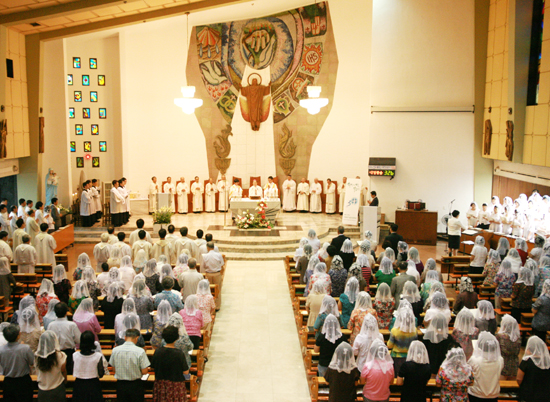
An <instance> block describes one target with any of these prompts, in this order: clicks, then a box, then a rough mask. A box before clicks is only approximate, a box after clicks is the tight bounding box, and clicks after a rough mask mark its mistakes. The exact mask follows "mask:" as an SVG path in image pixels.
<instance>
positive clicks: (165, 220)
mask: <svg viewBox="0 0 550 402" xmlns="http://www.w3.org/2000/svg"><path fill="white" fill-rule="evenodd" d="M172 215H174V213H173V212H172V209H171V208H170V207H162V208H160V209H157V210H155V211H154V212H153V231H154V232H155V233H157V232H158V231H159V230H160V229H166V228H167V227H168V225H170V220H171V219H172Z"/></svg>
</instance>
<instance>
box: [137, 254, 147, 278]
mask: <svg viewBox="0 0 550 402" xmlns="http://www.w3.org/2000/svg"><path fill="white" fill-rule="evenodd" d="M145 264H147V254H146V253H145V250H139V251H138V252H137V253H136V255H135V256H134V268H135V270H136V273H137V272H141V271H143V269H144V267H145Z"/></svg>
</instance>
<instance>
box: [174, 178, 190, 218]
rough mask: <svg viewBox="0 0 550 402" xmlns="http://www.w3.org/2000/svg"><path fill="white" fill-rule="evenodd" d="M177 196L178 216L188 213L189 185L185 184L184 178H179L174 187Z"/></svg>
mask: <svg viewBox="0 0 550 402" xmlns="http://www.w3.org/2000/svg"><path fill="white" fill-rule="evenodd" d="M176 193H177V194H178V214H186V213H187V212H188V211H189V199H188V198H187V195H188V194H189V185H188V184H187V183H186V182H185V178H184V177H181V178H180V182H179V183H178V185H177V186H176Z"/></svg>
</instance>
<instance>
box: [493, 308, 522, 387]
mask: <svg viewBox="0 0 550 402" xmlns="http://www.w3.org/2000/svg"><path fill="white" fill-rule="evenodd" d="M496 338H497V340H498V343H499V345H500V352H501V353H502V358H503V359H504V368H503V369H502V373H500V375H501V376H503V377H505V379H506V380H513V379H515V378H516V375H517V373H518V367H519V362H518V356H519V352H520V349H521V334H520V332H519V325H518V322H517V321H516V320H515V319H514V318H513V317H512V316H511V315H509V314H505V315H504V316H503V317H502V321H501V323H500V330H499V331H498V334H497V335H496Z"/></svg>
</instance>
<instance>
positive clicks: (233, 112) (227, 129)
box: [187, 2, 338, 182]
mask: <svg viewBox="0 0 550 402" xmlns="http://www.w3.org/2000/svg"><path fill="white" fill-rule="evenodd" d="M337 70H338V57H337V53H336V46H335V42H334V35H333V31H332V24H331V23H330V13H329V9H328V4H327V3H326V2H321V3H317V4H314V5H310V6H307V7H300V8H298V9H293V10H288V11H285V12H281V13H279V14H276V15H272V16H267V17H263V18H255V19H249V20H241V21H232V22H225V23H218V24H211V25H204V26H197V27H194V28H193V33H192V35H191V43H190V50H189V56H188V61H187V80H188V82H189V84H190V85H195V86H196V87H197V92H196V96H199V97H201V98H202V99H204V105H203V107H201V108H199V109H197V110H196V111H195V114H196V116H197V118H198V121H199V124H200V125H201V128H202V131H203V133H204V135H205V138H206V146H207V155H208V166H209V173H210V176H211V177H216V175H217V173H218V171H220V172H222V173H225V171H226V170H227V169H228V168H229V166H232V162H231V159H233V160H235V157H236V156H235V155H233V151H232V148H231V145H230V144H227V143H226V144H225V145H224V146H223V148H224V151H230V152H229V153H227V152H222V154H223V155H222V154H220V145H222V141H221V139H223V141H225V142H228V141H229V142H232V141H233V138H234V137H238V136H239V135H240V134H241V133H239V131H240V130H242V128H240V129H239V130H238V129H237V126H236V125H235V124H234V122H235V121H236V119H238V120H242V119H244V121H245V122H247V124H250V130H252V131H250V133H252V132H261V131H260V130H262V128H263V127H265V125H272V126H273V127H268V128H269V129H270V130H272V135H273V139H272V141H271V142H270V144H271V145H270V146H272V147H273V148H274V150H273V152H274V154H275V165H276V170H277V172H276V174H277V176H279V178H280V179H281V178H282V177H283V176H284V175H285V174H288V173H290V172H292V174H293V176H295V177H297V178H299V177H307V173H308V168H309V159H310V154H311V149H312V147H313V143H314V142H315V139H316V137H317V135H318V134H319V132H320V130H321V128H322V126H323V124H324V122H325V120H326V118H327V116H328V114H329V112H330V108H331V105H332V100H333V95H334V88H335V85H336V74H337ZM309 85H320V86H321V87H322V91H323V92H322V95H323V97H328V98H329V106H328V107H325V108H323V109H322V110H321V112H320V113H319V114H317V115H314V116H312V115H309V114H308V113H307V110H305V109H303V108H301V107H300V106H299V102H300V99H304V98H307V90H306V88H307V86H309ZM271 116H272V118H271ZM247 130H248V128H247ZM269 133H271V131H269ZM229 134H231V135H232V137H228V135H229ZM249 138H250V137H249ZM233 148H235V146H233ZM221 159H223V160H224V161H223V162H222V161H221ZM234 173H235V172H234ZM236 173H237V174H238V173H239V172H236ZM273 173H275V172H273ZM273 173H272V174H273ZM243 179H245V182H247V181H248V178H247V177H243Z"/></svg>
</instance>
